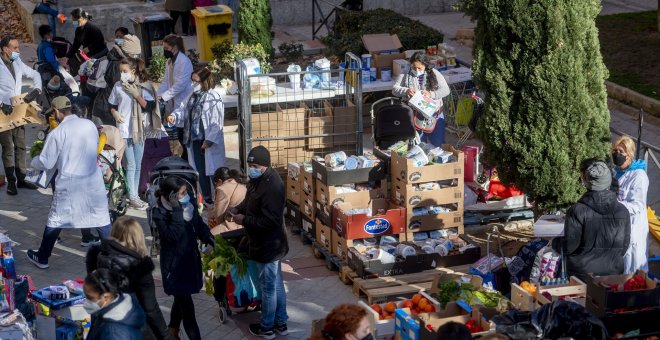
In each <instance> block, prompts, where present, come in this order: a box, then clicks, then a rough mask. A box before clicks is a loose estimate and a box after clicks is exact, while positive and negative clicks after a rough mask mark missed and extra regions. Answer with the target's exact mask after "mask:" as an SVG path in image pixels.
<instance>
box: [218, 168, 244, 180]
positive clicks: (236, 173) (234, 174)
mask: <svg viewBox="0 0 660 340" xmlns="http://www.w3.org/2000/svg"><path fill="white" fill-rule="evenodd" d="M228 179H233V180H235V181H236V182H237V183H239V184H245V176H243V172H241V171H240V170H236V169H229V168H228V167H226V166H223V167H219V168H218V169H217V170H215V173H214V174H213V183H217V182H218V181H223V182H225V181H227V180H228Z"/></svg>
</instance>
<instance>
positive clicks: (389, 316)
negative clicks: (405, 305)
mask: <svg viewBox="0 0 660 340" xmlns="http://www.w3.org/2000/svg"><path fill="white" fill-rule="evenodd" d="M392 319H394V315H388V316H386V317H385V320H392Z"/></svg>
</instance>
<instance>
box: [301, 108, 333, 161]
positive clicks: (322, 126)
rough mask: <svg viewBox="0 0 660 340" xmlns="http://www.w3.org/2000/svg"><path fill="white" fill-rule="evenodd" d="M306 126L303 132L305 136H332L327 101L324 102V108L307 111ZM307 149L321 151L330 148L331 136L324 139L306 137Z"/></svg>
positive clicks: (330, 115) (331, 120)
mask: <svg viewBox="0 0 660 340" xmlns="http://www.w3.org/2000/svg"><path fill="white" fill-rule="evenodd" d="M306 121H307V126H306V128H305V130H306V131H307V135H324V134H332V132H333V122H334V120H333V117H332V107H330V106H328V104H327V101H325V102H324V108H322V109H318V108H311V109H310V108H308V109H307V119H306ZM306 146H307V149H308V150H309V149H312V150H313V149H323V148H331V147H333V144H332V136H325V137H308V138H307V140H306Z"/></svg>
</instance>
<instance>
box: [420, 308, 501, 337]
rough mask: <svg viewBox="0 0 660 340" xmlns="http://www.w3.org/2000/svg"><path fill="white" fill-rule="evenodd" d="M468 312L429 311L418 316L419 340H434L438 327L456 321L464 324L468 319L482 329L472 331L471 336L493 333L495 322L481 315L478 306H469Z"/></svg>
mask: <svg viewBox="0 0 660 340" xmlns="http://www.w3.org/2000/svg"><path fill="white" fill-rule="evenodd" d="M469 310H470V311H469V312H468V314H462V312H459V313H461V314H458V315H453V316H449V315H450V314H451V313H449V312H447V311H444V312H441V313H429V314H424V316H423V317H420V320H421V325H420V327H419V339H420V340H436V339H438V329H439V328H440V327H442V326H443V325H444V324H446V323H449V322H457V323H460V324H463V325H464V324H466V323H467V322H468V321H470V320H473V321H474V322H475V323H476V324H477V325H478V326H480V327H481V329H483V331H482V332H478V333H472V336H473V337H475V336H483V335H486V334H491V333H495V323H494V322H492V321H487V320H486V319H485V317H484V316H483V315H482V313H481V311H480V310H479V308H470V309H469Z"/></svg>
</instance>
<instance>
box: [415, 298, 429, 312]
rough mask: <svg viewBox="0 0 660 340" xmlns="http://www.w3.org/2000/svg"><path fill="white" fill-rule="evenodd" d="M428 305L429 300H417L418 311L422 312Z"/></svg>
mask: <svg viewBox="0 0 660 340" xmlns="http://www.w3.org/2000/svg"><path fill="white" fill-rule="evenodd" d="M428 304H429V300H427V299H426V298H421V299H420V300H419V303H418V304H417V307H419V309H420V310H424V309H425V308H426V306H428Z"/></svg>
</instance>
